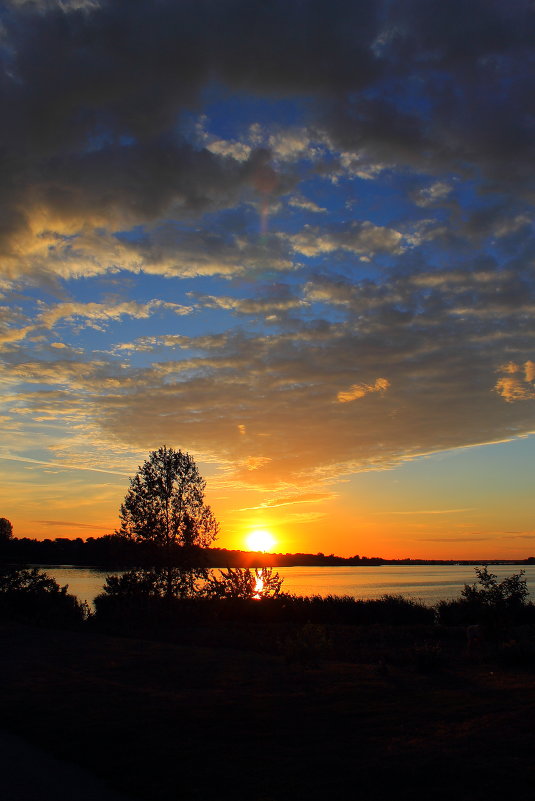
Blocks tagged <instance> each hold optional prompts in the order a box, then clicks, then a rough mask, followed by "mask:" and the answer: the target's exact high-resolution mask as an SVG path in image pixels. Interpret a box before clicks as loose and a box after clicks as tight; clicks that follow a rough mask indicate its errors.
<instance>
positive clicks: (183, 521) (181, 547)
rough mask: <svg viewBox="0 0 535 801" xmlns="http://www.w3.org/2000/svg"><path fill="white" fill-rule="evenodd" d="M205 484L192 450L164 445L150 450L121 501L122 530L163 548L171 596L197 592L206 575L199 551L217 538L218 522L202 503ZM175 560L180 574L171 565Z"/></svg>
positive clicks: (139, 539) (131, 536)
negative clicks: (122, 501) (185, 451)
mask: <svg viewBox="0 0 535 801" xmlns="http://www.w3.org/2000/svg"><path fill="white" fill-rule="evenodd" d="M205 486H206V482H205V481H204V479H203V478H202V477H201V475H200V473H199V471H198V470H197V466H196V464H195V462H194V460H193V458H192V457H191V456H190V455H189V454H188V453H182V451H180V450H174V449H173V448H167V447H163V448H159V450H157V451H152V452H151V453H150V454H149V458H148V459H147V460H146V461H145V462H144V464H143V465H142V466H141V467H140V468H139V469H138V472H137V473H136V475H135V476H134V478H132V479H131V480H130V489H129V491H128V493H127V495H126V497H125V500H124V503H123V504H122V505H121V509H120V518H121V529H120V532H119V533H120V534H121V535H123V536H125V537H128V538H132V539H134V540H136V541H150V542H154V543H156V544H158V545H159V546H161V548H162V550H163V553H164V555H165V562H166V567H167V591H166V594H168V595H176V594H177V593H178V594H180V595H182V596H184V595H193V594H195V593H196V592H197V590H198V585H199V579H205V578H206V570H205V568H204V567H203V566H202V565H201V564H199V562H200V549H201V548H206V547H208V546H209V545H210V543H211V542H213V540H214V539H215V538H216V536H217V532H218V525H217V522H216V519H215V517H214V515H213V514H212V511H211V509H210V507H209V506H207V505H206V504H205V502H204V489H205ZM177 558H179V561H180V568H178V570H179V571H180V572H179V573H178V574H177V568H176V567H173V566H172V565H173V562H174V561H176V559H177Z"/></svg>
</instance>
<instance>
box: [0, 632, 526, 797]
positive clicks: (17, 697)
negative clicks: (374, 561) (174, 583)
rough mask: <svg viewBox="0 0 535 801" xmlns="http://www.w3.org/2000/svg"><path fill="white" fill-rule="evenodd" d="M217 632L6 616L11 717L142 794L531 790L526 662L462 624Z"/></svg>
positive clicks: (5, 712) (53, 747)
mask: <svg viewBox="0 0 535 801" xmlns="http://www.w3.org/2000/svg"><path fill="white" fill-rule="evenodd" d="M227 625H228V626H229V629H228V634H229V637H228V640H227V642H232V640H233V636H234V641H235V642H236V643H237V644H239V645H240V648H230V647H225V645H224V644H222V642H221V641H219V640H218V641H217V642H214V641H213V640H212V641H210V629H209V628H208V629H207V628H206V627H205V628H204V629H202V627H201V628H197V629H196V630H197V632H202V631H204V633H203V634H200V633H198V634H197V635H196V636H197V637H201V636H202V637H204V640H205V644H204V645H202V644H201V643H200V642H199V641H195V636H194V635H193V634H192V633H191V632H190V633H189V635H188V632H187V630H184V632H183V633H184V639H185V640H186V642H180V637H181V634H180V632H177V636H176V638H175V641H173V642H161V641H156V640H151V639H147V638H143V639H141V638H139V639H135V638H123V637H116V636H109V635H106V634H103V633H101V632H98V631H95V630H93V631H87V630H86V631H65V630H64V631H59V630H45V629H40V628H32V627H30V626H23V625H20V624H8V623H4V624H1V625H0V637H1V640H2V650H3V653H4V655H5V657H4V659H3V660H2V662H1V663H0V681H1V682H2V687H3V690H4V692H3V693H2V694H1V696H0V714H1V716H2V720H3V721H4V725H5V726H6V727H8V728H10V729H11V730H13V731H15V732H17V733H20V734H22V735H23V736H25V737H31V739H32V740H33V741H34V742H36V743H38V744H42V745H43V746H46V748H48V749H49V750H50V751H52V752H53V753H55V754H56V755H59V756H63V757H67V758H68V759H70V760H72V761H74V762H77V763H79V764H82V765H84V766H86V767H89V768H90V769H91V770H93V771H94V772H96V773H97V774H99V775H100V776H103V777H104V778H106V779H107V780H108V781H109V782H110V783H112V784H113V785H114V786H116V787H117V788H119V789H122V790H123V791H125V792H127V793H129V794H130V795H131V796H132V797H135V798H139V799H145V801H164V800H165V801H169V799H173V800H174V799H183V800H184V801H201V799H202V801H207V800H210V799H215V798H217V799H218V801H219V800H221V801H227V800H228V801H231V800H232V801H242V800H243V801H290V800H291V801H296V799H299V798H307V799H311V801H315V800H316V799H317V801H320V800H321V801H325V799H327V798H331V797H340V798H344V799H347V798H349V799H351V798H355V799H357V798H366V799H371V801H374V800H377V801H379V799H381V801H382V800H383V799H385V798H388V797H389V796H390V795H392V796H395V798H396V799H409V798H410V799H411V801H415V800H416V799H420V798H421V799H424V798H425V799H426V801H427V799H446V798H447V799H448V801H451V798H452V797H458V798H463V797H470V798H471V799H475V800H476V801H477V800H478V799H481V801H483V799H485V801H487V799H493V798H496V797H498V796H499V795H500V794H502V793H504V794H505V793H508V794H510V793H515V792H516V793H522V794H523V795H525V796H526V797H529V795H530V793H531V788H532V787H533V781H534V779H535V765H533V762H532V753H533V744H534V743H533V732H532V728H533V726H532V721H533V714H534V711H535V682H534V681H533V672H532V669H531V667H530V666H528V668H526V666H525V665H518V664H516V663H515V664H513V665H511V664H504V662H503V661H500V660H499V659H498V658H496V657H497V654H496V653H495V652H494V651H493V650H492V649H491V648H490V647H489V648H483V649H482V650H481V652H479V653H477V654H468V653H467V651H466V644H465V640H464V636H463V632H462V631H461V630H457V629H440V628H438V629H437V628H436V627H432V626H425V625H416V626H385V625H381V624H375V625H369V626H354V627H349V626H343V625H323V624H304V625H303V626H295V627H293V628H290V629H288V628H286V627H281V626H279V627H278V628H279V632H278V640H277V631H276V630H277V626H276V625H275V624H271V626H270V625H269V624H262V625H260V624H258V625H256V627H255V628H254V632H255V634H256V638H257V640H259V642H257V647H256V648H251V647H249V646H250V645H251V636H252V632H253V629H252V628H249V629H248V630H247V631H248V636H247V638H246V642H245V641H243V640H240V637H239V636H237V635H236V631H235V630H234V635H233V626H232V625H230V624H224V625H223V630H224V629H225V627H226V626H227ZM307 625H309V629H308V633H307V628H306V627H307ZM310 626H311V628H310ZM315 626H316V628H314V627H315ZM318 626H319V628H317V627H318ZM220 628H221V625H220ZM192 631H193V630H192ZM223 633H224V631H223ZM264 634H266V636H269V637H270V638H271V640H270V642H271V645H270V647H269V648H268V649H266V648H264V647H263V643H262V642H261V640H262V638H263V636H264ZM515 636H517V638H520V637H524V638H525V639H526V640H530V639H532V638H533V632H532V630H531V629H530V628H528V629H526V630H523V631H522V632H517V633H516V635H515ZM292 637H293V638H294V640H293V641H292V639H291V638H292ZM299 637H301V638H303V639H304V641H305V646H306V642H307V641H308V640H310V641H311V643H312V644H311V645H310V643H309V646H308V647H310V648H311V649H312V656H311V655H310V654H308V656H307V655H306V653H305V658H304V659H301V658H294V655H293V654H294V652H295V649H296V645H295V639H296V638H297V640H299ZM288 638H290V639H288ZM188 639H189V642H188ZM221 639H222V641H223V642H224V637H222V638H221ZM277 642H278V645H276V646H275V645H273V643H277ZM302 645H303V644H302V643H301V646H302ZM303 647H304V646H303ZM297 651H299V642H298V643H297ZM305 652H306V647H305Z"/></svg>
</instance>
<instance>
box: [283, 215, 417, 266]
mask: <svg viewBox="0 0 535 801" xmlns="http://www.w3.org/2000/svg"><path fill="white" fill-rule="evenodd" d="M288 240H289V242H290V244H291V246H292V248H293V249H294V250H295V251H296V252H298V253H302V254H303V255H304V256H317V255H318V254H325V253H333V252H334V251H336V250H346V251H348V252H350V253H354V254H355V255H357V256H359V257H360V258H361V259H365V260H369V259H371V258H372V256H374V255H376V254H378V253H394V254H400V253H402V251H403V245H402V240H403V236H402V234H401V233H400V232H399V231H396V230H394V229H391V228H386V227H383V226H379V225H374V224H373V223H371V222H369V221H366V222H362V223H360V222H358V223H351V225H349V226H347V227H345V228H344V229H343V230H339V231H332V232H328V233H326V232H325V231H324V230H323V229H320V228H315V227H312V226H309V225H307V226H305V227H304V229H303V230H302V231H301V233H299V234H294V235H292V236H290V237H288Z"/></svg>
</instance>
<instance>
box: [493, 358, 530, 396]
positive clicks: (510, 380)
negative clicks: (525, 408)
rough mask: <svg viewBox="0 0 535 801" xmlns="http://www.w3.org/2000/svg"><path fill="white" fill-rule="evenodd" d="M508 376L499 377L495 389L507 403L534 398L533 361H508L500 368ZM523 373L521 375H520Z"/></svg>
mask: <svg viewBox="0 0 535 801" xmlns="http://www.w3.org/2000/svg"><path fill="white" fill-rule="evenodd" d="M500 369H501V370H502V371H503V372H504V373H507V374H508V377H506V378H505V377H504V378H500V379H499V381H497V382H496V385H495V389H496V390H497V392H499V394H500V395H501V396H502V398H505V400H506V401H507V402H508V403H513V402H514V401H519V400H533V399H535V388H534V387H533V382H534V381H535V362H532V361H531V360H528V361H526V362H524V364H523V365H520V364H516V363H515V362H509V363H508V364H504V365H503V366H502V367H501V368H500ZM522 374H523V375H522Z"/></svg>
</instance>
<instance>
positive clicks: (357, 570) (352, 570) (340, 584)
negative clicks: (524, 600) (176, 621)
mask: <svg viewBox="0 0 535 801" xmlns="http://www.w3.org/2000/svg"><path fill="white" fill-rule="evenodd" d="M43 569H44V570H46V572H47V573H48V574H49V575H50V576H52V577H53V578H55V579H56V581H57V582H58V583H59V584H61V586H63V585H65V584H68V585H69V592H70V593H72V594H73V595H76V596H78V598H79V599H80V600H82V601H88V602H89V603H92V602H93V599H94V598H95V596H97V595H98V594H99V593H101V592H102V588H103V586H104V582H105V580H106V576H110V575H117V573H118V572H120V571H111V570H103V569H101V568H94V567H73V566H69V565H61V566H43ZM521 569H524V570H525V574H526V575H525V577H526V579H527V583H528V589H529V591H530V594H531V598H532V600H533V599H535V565H526V566H521V565H520V566H519V565H490V566H489V571H490V572H491V573H494V574H496V575H497V576H498V578H499V579H502V578H505V576H510V575H512V574H513V573H518V572H520V570H521ZM276 570H277V572H278V573H279V574H280V575H281V576H282V577H283V579H284V583H283V587H282V588H283V590H284V592H291V593H295V594H297V595H321V596H323V597H325V596H326V595H351V596H353V597H354V598H364V599H366V598H379V597H380V596H381V595H385V594H388V595H405V596H407V597H409V598H417V599H421V600H422V601H424V603H427V604H434V603H437V601H441V600H447V599H451V598H457V597H458V596H459V595H460V593H461V590H462V588H463V587H464V585H465V584H472V583H473V582H474V581H475V579H476V575H475V572H474V568H473V567H472V566H471V565H381V566H380V567H279V568H276Z"/></svg>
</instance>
